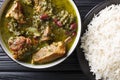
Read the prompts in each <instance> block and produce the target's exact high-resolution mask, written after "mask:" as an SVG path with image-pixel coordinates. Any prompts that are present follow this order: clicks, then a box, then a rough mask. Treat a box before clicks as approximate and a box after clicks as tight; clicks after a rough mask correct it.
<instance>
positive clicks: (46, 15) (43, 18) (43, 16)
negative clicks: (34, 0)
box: [40, 14, 49, 20]
mask: <svg viewBox="0 0 120 80" xmlns="http://www.w3.org/2000/svg"><path fill="white" fill-rule="evenodd" d="M48 18H49V16H48V14H42V15H41V16H40V19H41V20H47V19H48Z"/></svg>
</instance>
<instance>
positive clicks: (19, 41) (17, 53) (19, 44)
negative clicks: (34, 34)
mask: <svg viewBox="0 0 120 80" xmlns="http://www.w3.org/2000/svg"><path fill="white" fill-rule="evenodd" d="M8 45H9V48H10V50H11V51H12V52H13V56H14V58H15V59H21V58H22V57H23V56H22V55H24V54H25V51H27V50H28V49H29V48H30V45H31V39H29V38H25V37H23V36H19V37H11V38H10V39H9V40H8Z"/></svg>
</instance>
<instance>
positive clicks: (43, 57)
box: [33, 42, 66, 64]
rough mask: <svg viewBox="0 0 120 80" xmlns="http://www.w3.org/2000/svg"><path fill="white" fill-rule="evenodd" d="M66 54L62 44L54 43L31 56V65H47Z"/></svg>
mask: <svg viewBox="0 0 120 80" xmlns="http://www.w3.org/2000/svg"><path fill="white" fill-rule="evenodd" d="M65 53H66V47H65V45H64V43H63V42H54V43H52V44H51V45H49V46H46V47H43V48H41V49H40V50H39V51H38V52H37V53H35V54H34V55H33V63H38V64H42V63H47V62H51V61H54V60H56V59H58V58H60V57H63V56H64V55H65Z"/></svg>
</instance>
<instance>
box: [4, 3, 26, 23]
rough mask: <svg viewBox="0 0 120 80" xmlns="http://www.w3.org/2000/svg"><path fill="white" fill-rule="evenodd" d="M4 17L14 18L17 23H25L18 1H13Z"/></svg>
mask: <svg viewBox="0 0 120 80" xmlns="http://www.w3.org/2000/svg"><path fill="white" fill-rule="evenodd" d="M5 17H6V18H14V19H16V20H17V22H18V23H25V21H24V16H23V13H22V8H21V4H20V2H19V1H14V4H13V5H12V7H11V8H10V10H9V11H8V13H7V14H6V16H5Z"/></svg>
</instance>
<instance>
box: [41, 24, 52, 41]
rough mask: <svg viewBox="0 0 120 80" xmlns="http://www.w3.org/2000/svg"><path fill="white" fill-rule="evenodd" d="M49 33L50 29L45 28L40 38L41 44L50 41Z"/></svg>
mask: <svg viewBox="0 0 120 80" xmlns="http://www.w3.org/2000/svg"><path fill="white" fill-rule="evenodd" d="M50 33H51V30H50V27H49V26H47V27H46V28H45V30H44V32H43V35H42V37H41V42H42V41H48V40H50Z"/></svg>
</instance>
